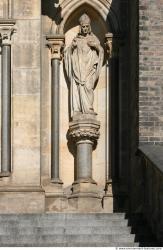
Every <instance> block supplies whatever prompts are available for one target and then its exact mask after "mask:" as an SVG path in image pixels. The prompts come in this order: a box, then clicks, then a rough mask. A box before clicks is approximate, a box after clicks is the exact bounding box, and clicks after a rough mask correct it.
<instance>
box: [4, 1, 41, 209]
mask: <svg viewBox="0 0 163 250" xmlns="http://www.w3.org/2000/svg"><path fill="white" fill-rule="evenodd" d="M9 2H10V3H11V5H8V3H9ZM0 17H2V18H4V19H7V18H9V19H14V20H15V22H16V25H15V28H16V31H15V33H14V34H13V35H12V41H11V135H12V139H11V149H12V150H11V151H12V153H11V155H12V161H11V170H12V173H11V175H10V176H9V177H3V178H1V181H0V212H9V213H10V212H38V211H39V212H42V211H44V207H45V206H44V195H43V192H42V189H41V188H40V88H41V77H40V58H41V53H40V36H41V29H40V27H41V1H40V0H13V1H6V0H3V1H1V2H0ZM2 42H3V41H2Z"/></svg>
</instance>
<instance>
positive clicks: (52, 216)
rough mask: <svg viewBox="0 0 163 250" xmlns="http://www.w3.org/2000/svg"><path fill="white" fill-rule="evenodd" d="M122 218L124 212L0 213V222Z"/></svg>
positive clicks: (123, 217)
mask: <svg viewBox="0 0 163 250" xmlns="http://www.w3.org/2000/svg"><path fill="white" fill-rule="evenodd" d="M89 219H91V220H101V219H102V220H109V221H110V220H124V219H125V214H123V213H116V214H114V213H113V214H111V213H108V214H107V213H104V214H103V213H100V214H97V213H90V214H79V213H76V214H75V213H74V214H64V213H58V214H57V213H56V214H21V215H16V214H1V215H0V222H1V221H6V220H7V221H8V220H12V221H14V220H15V221H17V220H32V221H38V220H46V221H49V220H64V221H65V220H89Z"/></svg>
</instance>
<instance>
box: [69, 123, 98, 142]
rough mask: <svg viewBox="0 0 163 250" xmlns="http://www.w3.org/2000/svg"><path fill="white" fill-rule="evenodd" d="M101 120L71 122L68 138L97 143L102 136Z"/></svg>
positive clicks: (75, 140)
mask: <svg viewBox="0 0 163 250" xmlns="http://www.w3.org/2000/svg"><path fill="white" fill-rule="evenodd" d="M99 129H100V122H99V121H97V120H94V121H93V120H83V121H82V120H81V121H73V122H70V124H69V130H68V133H67V138H68V139H69V140H72V141H74V142H75V143H79V142H80V143H90V142H91V143H92V145H94V144H96V142H97V140H98V139H99V136H100V132H99Z"/></svg>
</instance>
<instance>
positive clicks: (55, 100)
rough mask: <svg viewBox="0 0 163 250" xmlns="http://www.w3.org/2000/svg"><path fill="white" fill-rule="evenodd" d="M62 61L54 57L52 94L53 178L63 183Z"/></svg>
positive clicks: (54, 180)
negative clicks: (60, 123) (60, 120)
mask: <svg viewBox="0 0 163 250" xmlns="http://www.w3.org/2000/svg"><path fill="white" fill-rule="evenodd" d="M59 70H60V61H59V59H56V58H55V59H52V96H51V98H52V99H51V100H52V101H51V103H52V105H51V117H52V118H51V128H52V129H51V131H52V134H51V147H52V149H51V179H52V182H54V183H62V182H61V180H60V178H59V119H60V117H59V95H60V91H59V83H60V72H59Z"/></svg>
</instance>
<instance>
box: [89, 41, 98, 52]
mask: <svg viewBox="0 0 163 250" xmlns="http://www.w3.org/2000/svg"><path fill="white" fill-rule="evenodd" d="M88 46H89V47H91V48H94V49H96V50H97V51H99V45H98V43H96V42H95V41H91V40H90V41H88Z"/></svg>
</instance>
